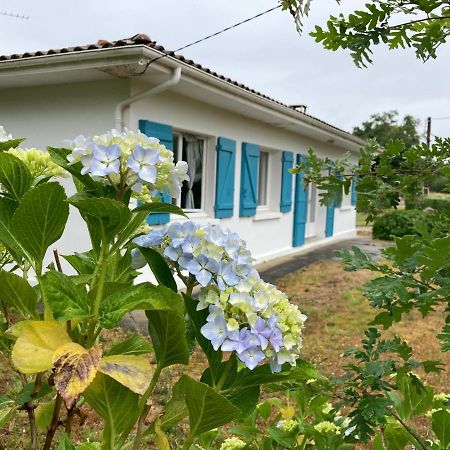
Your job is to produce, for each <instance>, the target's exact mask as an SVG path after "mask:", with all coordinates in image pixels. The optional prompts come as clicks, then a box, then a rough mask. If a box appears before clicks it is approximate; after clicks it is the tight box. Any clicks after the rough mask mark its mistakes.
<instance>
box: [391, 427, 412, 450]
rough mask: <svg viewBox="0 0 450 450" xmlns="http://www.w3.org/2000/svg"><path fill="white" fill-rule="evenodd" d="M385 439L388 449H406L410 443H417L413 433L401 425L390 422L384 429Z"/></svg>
mask: <svg viewBox="0 0 450 450" xmlns="http://www.w3.org/2000/svg"><path fill="white" fill-rule="evenodd" d="M383 434H384V439H385V441H386V446H387V448H388V449H398V450H401V449H404V448H405V447H406V446H407V445H408V444H416V445H417V443H416V441H415V440H411V435H410V434H409V433H408V432H407V431H406V430H405V429H404V428H403V427H402V426H400V425H397V424H393V423H389V424H387V425H386V427H385V429H384V432H383Z"/></svg>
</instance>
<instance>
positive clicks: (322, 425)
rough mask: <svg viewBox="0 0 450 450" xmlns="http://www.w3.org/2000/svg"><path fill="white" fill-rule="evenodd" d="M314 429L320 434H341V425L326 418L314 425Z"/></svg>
mask: <svg viewBox="0 0 450 450" xmlns="http://www.w3.org/2000/svg"><path fill="white" fill-rule="evenodd" d="M314 429H315V430H316V431H318V432H319V433H321V434H337V435H339V434H341V427H340V426H338V425H336V424H334V423H333V422H329V421H327V420H325V421H323V422H319V423H318V424H317V425H314Z"/></svg>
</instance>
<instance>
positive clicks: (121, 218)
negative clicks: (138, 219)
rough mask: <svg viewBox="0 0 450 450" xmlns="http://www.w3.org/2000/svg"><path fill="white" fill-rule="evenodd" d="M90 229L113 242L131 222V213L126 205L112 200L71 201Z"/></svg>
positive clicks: (82, 199)
mask: <svg viewBox="0 0 450 450" xmlns="http://www.w3.org/2000/svg"><path fill="white" fill-rule="evenodd" d="M69 202H70V203H71V204H72V205H73V206H75V207H76V208H77V209H78V210H79V211H80V214H81V216H82V217H83V219H84V220H85V221H86V223H87V224H88V225H89V227H90V228H93V229H96V230H97V231H98V232H100V236H101V237H102V238H104V239H106V240H107V241H108V242H109V241H111V240H112V239H113V238H114V236H115V235H116V234H118V233H119V232H120V231H121V230H122V229H123V228H124V227H125V226H126V225H127V223H128V222H129V220H130V218H131V211H130V210H129V209H128V207H127V206H126V205H124V204H123V203H121V202H118V201H117V200H113V199H110V198H75V197H72V198H70V199H69Z"/></svg>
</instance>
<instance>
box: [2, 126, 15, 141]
mask: <svg viewBox="0 0 450 450" xmlns="http://www.w3.org/2000/svg"><path fill="white" fill-rule="evenodd" d="M12 138H13V137H12V136H11V135H10V134H7V133H6V130H5V129H4V128H3V127H2V126H1V125H0V142H8V141H11V140H12Z"/></svg>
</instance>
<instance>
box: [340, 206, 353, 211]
mask: <svg viewBox="0 0 450 450" xmlns="http://www.w3.org/2000/svg"><path fill="white" fill-rule="evenodd" d="M352 209H354V208H353V206H351V205H346V206H341V207H340V208H339V211H351V210H352Z"/></svg>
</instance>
